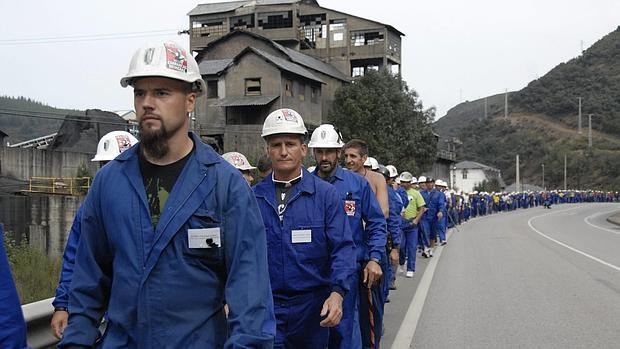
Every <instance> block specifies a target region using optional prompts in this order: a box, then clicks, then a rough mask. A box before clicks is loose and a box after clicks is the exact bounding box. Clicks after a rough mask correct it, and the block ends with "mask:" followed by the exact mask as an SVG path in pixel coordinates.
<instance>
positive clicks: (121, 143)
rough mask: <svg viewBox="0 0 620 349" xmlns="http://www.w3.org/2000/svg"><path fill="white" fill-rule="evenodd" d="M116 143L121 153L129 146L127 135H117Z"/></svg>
mask: <svg viewBox="0 0 620 349" xmlns="http://www.w3.org/2000/svg"><path fill="white" fill-rule="evenodd" d="M116 143H117V144H118V152H119V153H122V152H124V151H125V150H127V149H129V148H131V141H130V140H129V137H128V136H127V135H117V136H116Z"/></svg>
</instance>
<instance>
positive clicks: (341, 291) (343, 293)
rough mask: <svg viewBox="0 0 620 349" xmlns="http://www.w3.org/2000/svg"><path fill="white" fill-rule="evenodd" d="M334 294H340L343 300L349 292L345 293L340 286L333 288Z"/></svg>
mask: <svg viewBox="0 0 620 349" xmlns="http://www.w3.org/2000/svg"><path fill="white" fill-rule="evenodd" d="M332 292H336V293H338V294H339V295H341V296H342V298H343V299H344V296H346V295H347V291H345V290H344V289H343V288H342V287H340V286H338V285H334V286H332Z"/></svg>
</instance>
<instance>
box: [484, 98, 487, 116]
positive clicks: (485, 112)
mask: <svg viewBox="0 0 620 349" xmlns="http://www.w3.org/2000/svg"><path fill="white" fill-rule="evenodd" d="M487 110H488V107H487V97H484V118H485V119H486V118H487Z"/></svg>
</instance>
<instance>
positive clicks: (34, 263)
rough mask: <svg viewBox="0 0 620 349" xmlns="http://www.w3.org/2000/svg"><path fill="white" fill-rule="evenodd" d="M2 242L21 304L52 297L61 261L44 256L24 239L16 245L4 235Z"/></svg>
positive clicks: (58, 258)
mask: <svg viewBox="0 0 620 349" xmlns="http://www.w3.org/2000/svg"><path fill="white" fill-rule="evenodd" d="M3 240H4V247H5V249H6V252H7V256H8V259H9V265H10V266H11V271H12V273H13V279H14V280H15V286H16V287H17V292H18V293H19V299H20V300H21V304H28V303H32V302H36V301H40V300H42V299H47V298H51V297H54V294H55V291H56V286H57V284H58V277H59V275H60V268H61V263H62V259H61V258H60V257H57V258H52V257H48V256H46V255H45V254H44V253H43V252H40V251H38V250H36V249H35V248H32V247H30V246H28V243H27V242H25V239H22V241H24V242H23V243H16V242H15V241H12V240H10V239H9V238H8V236H7V235H6V234H4V236H3Z"/></svg>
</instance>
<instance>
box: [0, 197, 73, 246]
mask: <svg viewBox="0 0 620 349" xmlns="http://www.w3.org/2000/svg"><path fill="white" fill-rule="evenodd" d="M83 199H84V197H82V196H80V197H78V196H61V195H34V196H0V223H3V224H4V227H5V228H4V229H5V231H6V232H7V233H8V234H9V237H11V238H12V239H15V240H16V241H18V242H21V239H22V238H23V237H25V238H26V241H28V243H29V244H30V246H32V247H35V248H37V249H38V250H40V251H41V252H44V253H46V254H47V255H49V256H62V253H63V251H64V248H65V245H66V243H67V238H68V236H69V231H70V229H71V225H72V223H73V219H74V217H75V213H76V212H77V209H78V207H79V206H80V204H81V203H82V200H83Z"/></svg>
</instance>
